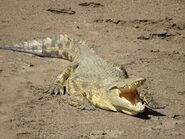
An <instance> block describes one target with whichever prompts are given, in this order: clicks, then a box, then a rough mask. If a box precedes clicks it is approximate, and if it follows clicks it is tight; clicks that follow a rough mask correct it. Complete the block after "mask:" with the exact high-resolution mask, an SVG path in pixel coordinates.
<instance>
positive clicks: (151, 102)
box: [139, 92, 166, 109]
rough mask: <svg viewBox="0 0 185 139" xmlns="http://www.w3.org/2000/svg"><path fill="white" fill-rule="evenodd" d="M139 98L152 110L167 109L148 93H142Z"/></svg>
mask: <svg viewBox="0 0 185 139" xmlns="http://www.w3.org/2000/svg"><path fill="white" fill-rule="evenodd" d="M139 97H140V99H141V100H142V101H143V102H144V103H145V105H146V106H147V107H149V108H151V109H164V108H165V107H166V106H165V105H161V104H159V103H158V102H156V101H155V99H154V98H153V97H152V95H151V94H150V93H148V92H140V94H139Z"/></svg>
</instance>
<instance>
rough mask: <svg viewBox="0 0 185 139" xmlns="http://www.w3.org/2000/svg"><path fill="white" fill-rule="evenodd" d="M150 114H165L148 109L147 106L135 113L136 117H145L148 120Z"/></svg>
mask: <svg viewBox="0 0 185 139" xmlns="http://www.w3.org/2000/svg"><path fill="white" fill-rule="evenodd" d="M151 116H157V117H159V116H166V115H165V114H162V113H160V112H157V111H155V110H152V109H149V108H146V109H145V112H143V113H140V114H138V115H136V117H137V118H140V119H145V120H149V119H150V118H151Z"/></svg>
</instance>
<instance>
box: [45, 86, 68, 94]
mask: <svg viewBox="0 0 185 139" xmlns="http://www.w3.org/2000/svg"><path fill="white" fill-rule="evenodd" d="M48 93H49V94H50V95H52V96H57V95H65V89H64V87H63V86H61V85H58V84H53V85H52V86H51V87H50V88H49V90H48Z"/></svg>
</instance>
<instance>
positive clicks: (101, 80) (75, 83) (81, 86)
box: [0, 35, 158, 115]
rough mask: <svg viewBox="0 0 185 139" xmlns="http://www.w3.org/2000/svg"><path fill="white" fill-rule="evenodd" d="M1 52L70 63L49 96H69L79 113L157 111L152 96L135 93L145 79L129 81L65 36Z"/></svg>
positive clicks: (83, 44) (120, 69) (21, 45)
mask: <svg viewBox="0 0 185 139" xmlns="http://www.w3.org/2000/svg"><path fill="white" fill-rule="evenodd" d="M0 48H1V49H8V50H14V51H20V52H25V53H31V54H34V55H38V56H43V57H56V58H63V59H67V60H69V61H71V62H72V63H71V65H70V66H69V67H66V69H65V70H64V71H63V72H62V73H61V74H60V75H59V76H58V77H57V79H56V81H55V82H54V84H53V85H52V87H51V88H50V90H49V92H50V93H51V94H53V95H54V94H68V95H69V96H70V98H71V99H70V104H71V105H73V106H77V107H80V108H82V109H93V106H96V107H99V108H102V109H105V110H112V111H121V112H124V113H126V114H130V115H136V114H138V113H141V112H143V111H144V110H145V105H147V106H149V107H150V106H152V107H153V108H157V107H158V106H157V105H153V104H156V103H155V101H154V100H153V98H152V97H151V95H149V94H148V93H146V92H145V93H141V94H139V93H138V92H137V88H138V87H139V86H141V85H142V84H143V83H144V82H145V79H144V78H129V77H128V75H127V72H126V70H125V69H124V68H123V67H118V66H115V65H113V64H111V63H108V62H106V61H105V60H103V59H102V58H100V57H99V56H97V55H95V54H94V52H93V50H91V49H90V48H89V47H88V46H87V44H85V43H84V42H83V41H80V40H77V39H72V38H69V37H68V36H67V35H59V36H55V37H53V38H44V39H38V40H32V41H26V42H23V43H20V44H14V45H0ZM145 96H147V97H145ZM148 96H149V97H148ZM148 98H149V99H148ZM148 100H149V101H148ZM143 102H144V103H143ZM147 102H150V103H147Z"/></svg>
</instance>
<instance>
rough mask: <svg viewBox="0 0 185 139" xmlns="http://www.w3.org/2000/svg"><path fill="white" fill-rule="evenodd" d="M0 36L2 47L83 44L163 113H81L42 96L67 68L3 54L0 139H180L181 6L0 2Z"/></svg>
mask: <svg viewBox="0 0 185 139" xmlns="http://www.w3.org/2000/svg"><path fill="white" fill-rule="evenodd" d="M85 2H86V3H85ZM88 2H91V3H88ZM61 9H63V10H61ZM0 30H1V31H0V44H10V43H18V42H21V41H23V40H31V39H33V38H42V37H46V36H54V35H58V34H69V35H70V36H73V37H76V38H81V39H83V40H85V41H86V42H87V43H88V44H89V45H91V46H92V47H93V48H94V50H95V52H96V54H97V55H99V56H101V57H102V58H104V59H106V60H107V61H109V62H112V63H115V64H118V65H124V66H125V68H126V69H127V71H128V73H129V75H130V76H141V77H144V78H146V79H147V81H146V83H145V85H144V86H143V87H142V88H141V90H142V89H143V90H148V91H150V92H151V93H152V94H153V96H154V98H155V99H156V100H157V101H158V102H160V103H162V104H163V105H166V107H165V109H159V110H149V109H148V110H147V111H146V112H145V113H142V114H140V115H138V116H137V117H133V116H129V115H126V114H123V113H120V112H111V111H105V110H101V109H98V108H97V109H96V110H95V111H85V110H80V109H77V108H75V107H72V106H70V105H69V104H68V103H66V98H65V97H64V96H56V97H52V96H49V95H47V93H44V92H46V90H47V89H48V87H49V85H50V84H52V82H53V81H54V79H55V78H56V76H57V75H58V74H59V73H60V72H61V71H62V70H63V69H64V67H66V66H67V65H68V64H69V62H68V61H65V60H62V59H56V58H41V57H37V56H32V55H30V54H24V53H19V52H12V51H7V50H0V138H2V139H102V138H105V139H106V138H111V139H123V138H132V139H133V138H141V139H152V138H155V139H156V138H163V139H165V138H166V139H174V138H176V139H184V138H185V132H184V131H185V1H184V0H115V1H114V0H106V1H103V0H99V1H97V0H91V1H89V0H75V1H74V0H39V1H38V0H29V1H28V0H27V1H25V0H1V2H0Z"/></svg>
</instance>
